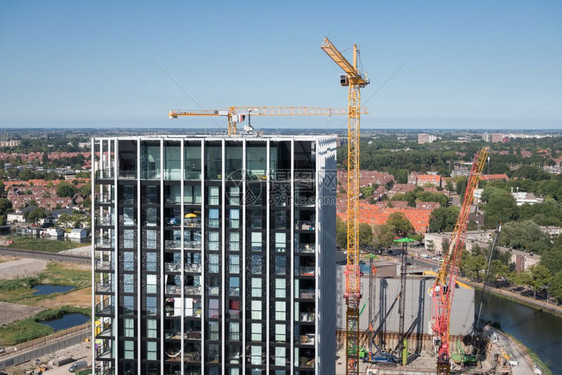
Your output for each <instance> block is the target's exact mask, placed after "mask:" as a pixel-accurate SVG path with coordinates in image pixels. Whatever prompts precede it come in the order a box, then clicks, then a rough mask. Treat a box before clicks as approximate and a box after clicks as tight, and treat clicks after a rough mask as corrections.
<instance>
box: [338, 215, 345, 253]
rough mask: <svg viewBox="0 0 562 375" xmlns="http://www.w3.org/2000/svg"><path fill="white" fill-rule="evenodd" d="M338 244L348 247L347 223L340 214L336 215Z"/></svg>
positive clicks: (343, 247)
mask: <svg viewBox="0 0 562 375" xmlns="http://www.w3.org/2000/svg"><path fill="white" fill-rule="evenodd" d="M336 245H338V246H339V247H341V248H342V249H345V248H347V224H346V223H345V222H344V221H343V220H342V219H340V218H339V216H337V217H336Z"/></svg>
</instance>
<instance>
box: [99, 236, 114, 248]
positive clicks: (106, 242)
mask: <svg viewBox="0 0 562 375" xmlns="http://www.w3.org/2000/svg"><path fill="white" fill-rule="evenodd" d="M114 245H115V240H114V239H113V240H110V239H109V238H100V239H98V240H97V241H96V242H95V246H96V248H99V249H112V248H114V247H115V246H114Z"/></svg>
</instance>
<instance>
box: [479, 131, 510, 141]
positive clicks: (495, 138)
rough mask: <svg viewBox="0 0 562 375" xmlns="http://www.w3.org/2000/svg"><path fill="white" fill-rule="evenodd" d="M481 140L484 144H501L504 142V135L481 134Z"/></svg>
mask: <svg viewBox="0 0 562 375" xmlns="http://www.w3.org/2000/svg"><path fill="white" fill-rule="evenodd" d="M482 139H483V140H484V142H491V143H501V142H504V135H503V134H500V133H494V134H490V133H484V134H482ZM507 142H509V138H508V139H507Z"/></svg>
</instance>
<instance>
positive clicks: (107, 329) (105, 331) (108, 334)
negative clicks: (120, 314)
mask: <svg viewBox="0 0 562 375" xmlns="http://www.w3.org/2000/svg"><path fill="white" fill-rule="evenodd" d="M99 328H100V329H101V330H102V331H101V332H100V333H98V334H97V335H96V338H100V339H101V338H107V339H108V338H112V337H113V336H114V332H113V330H112V325H111V323H109V324H104V325H102V326H101V327H99Z"/></svg>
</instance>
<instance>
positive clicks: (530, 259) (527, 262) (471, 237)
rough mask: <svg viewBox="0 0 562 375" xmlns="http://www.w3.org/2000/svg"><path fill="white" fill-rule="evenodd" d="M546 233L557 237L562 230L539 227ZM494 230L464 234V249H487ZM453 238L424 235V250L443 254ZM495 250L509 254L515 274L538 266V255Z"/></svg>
mask: <svg viewBox="0 0 562 375" xmlns="http://www.w3.org/2000/svg"><path fill="white" fill-rule="evenodd" d="M541 228H542V229H543V230H544V231H545V232H546V233H548V234H550V235H551V236H553V235H558V234H559V233H560V232H561V231H562V228H559V227H541ZM494 233H495V231H494V230H475V231H467V232H466V240H465V248H466V249H467V250H468V251H472V249H473V248H474V247H475V246H478V247H480V248H481V249H487V248H489V246H490V244H491V243H492V238H493V236H494ZM452 237H453V232H448V233H426V235H425V239H424V246H425V250H426V251H428V252H431V253H434V254H436V255H442V254H443V251H444V250H443V247H444V246H447V245H448V244H449V243H450V241H451V239H452ZM496 250H497V251H500V252H502V253H506V252H507V253H509V254H510V256H511V258H510V262H511V263H514V264H515V271H516V272H523V271H525V270H526V269H528V268H529V267H531V266H533V265H535V264H539V263H540V261H541V256H540V255H538V254H533V253H528V252H525V251H521V250H515V249H512V248H509V247H503V246H496Z"/></svg>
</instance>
